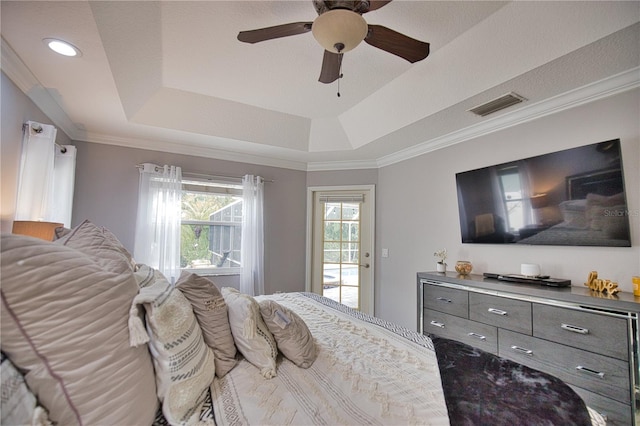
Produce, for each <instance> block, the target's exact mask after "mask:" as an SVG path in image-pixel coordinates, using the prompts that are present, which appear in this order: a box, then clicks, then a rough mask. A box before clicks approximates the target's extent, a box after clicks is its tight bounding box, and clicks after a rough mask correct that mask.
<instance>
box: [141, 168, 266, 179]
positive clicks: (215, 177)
mask: <svg viewBox="0 0 640 426" xmlns="http://www.w3.org/2000/svg"><path fill="white" fill-rule="evenodd" d="M155 166H156V171H157V170H159V169H162V167H161V166H158V165H155ZM136 168H137V169H143V168H144V165H143V164H136ZM182 176H185V177H193V178H200V179H214V180H215V179H233V180H238V181H242V178H243V177H242V176H224V175H209V174H204V173H191V172H183V173H182ZM262 180H263V182H265V183H267V182H268V183H273V180H270V179H264V178H263V179H262Z"/></svg>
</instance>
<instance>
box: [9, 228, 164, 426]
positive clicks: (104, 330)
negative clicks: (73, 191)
mask: <svg viewBox="0 0 640 426" xmlns="http://www.w3.org/2000/svg"><path fill="white" fill-rule="evenodd" d="M0 245H1V247H2V255H1V256H0V261H1V271H0V274H1V275H2V288H1V289H0V293H1V296H2V297H1V299H2V309H1V310H0V312H1V329H2V331H1V332H2V340H1V342H0V344H1V346H2V351H3V352H4V353H5V354H6V355H7V356H8V357H9V359H10V360H11V361H12V362H13V363H14V364H15V365H16V367H17V368H18V369H19V370H20V371H21V372H23V373H24V377H25V380H26V383H27V385H28V386H29V389H30V390H31V391H32V392H33V393H34V395H35V396H36V398H37V399H38V401H39V403H40V404H41V405H42V406H43V407H45V408H46V410H47V411H48V412H49V418H50V419H51V421H52V422H55V423H56V424H61V425H76V424H85V425H90V424H112V425H116V424H120V425H122V424H151V422H153V419H154V416H155V412H156V410H157V408H158V398H157V397H156V395H155V378H154V372H153V364H152V361H151V357H150V355H149V350H148V349H147V347H146V346H145V347H140V348H131V347H130V346H129V329H128V323H127V321H128V317H129V309H130V306H131V301H132V300H133V298H134V297H135V296H136V294H137V293H138V286H137V284H136V280H135V278H134V276H133V272H132V271H131V270H130V269H129V267H128V266H127V265H126V260H124V259H122V258H121V260H120V262H119V264H117V262H116V261H115V260H112V264H113V265H114V268H113V270H109V269H105V268H103V267H101V265H100V260H101V259H99V258H96V256H93V255H91V254H89V253H85V252H82V251H78V250H75V249H73V248H70V247H66V246H63V245H60V244H55V243H52V242H47V241H44V240H40V239H35V238H30V237H25V236H20V235H2V240H1V244H0Z"/></svg>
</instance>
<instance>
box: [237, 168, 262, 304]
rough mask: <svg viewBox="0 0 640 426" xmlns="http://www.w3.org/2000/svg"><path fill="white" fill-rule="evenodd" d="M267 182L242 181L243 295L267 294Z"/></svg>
mask: <svg viewBox="0 0 640 426" xmlns="http://www.w3.org/2000/svg"><path fill="white" fill-rule="evenodd" d="M263 199H264V180H263V179H262V178H261V177H260V176H256V177H254V176H253V175H246V176H244V177H243V178H242V254H241V257H242V259H241V262H242V273H241V275H240V291H241V292H242V293H245V294H250V295H252V296H253V295H257V294H264V230H263V220H262V215H263Z"/></svg>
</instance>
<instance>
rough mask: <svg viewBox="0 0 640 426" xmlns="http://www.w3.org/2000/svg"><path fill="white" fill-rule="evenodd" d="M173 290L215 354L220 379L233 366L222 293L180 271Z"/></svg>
mask: <svg viewBox="0 0 640 426" xmlns="http://www.w3.org/2000/svg"><path fill="white" fill-rule="evenodd" d="M176 287H178V288H179V289H180V291H181V292H182V294H184V296H185V297H186V298H187V300H189V302H190V303H191V306H192V308H193V313H194V314H195V315H196V318H197V319H198V323H199V324H200V328H201V329H202V336H203V337H204V341H205V343H206V344H207V346H209V347H210V348H211V349H213V353H214V354H215V364H216V376H218V377H223V376H224V375H225V374H227V373H228V372H229V371H230V370H231V369H232V368H233V367H235V365H236V363H237V362H238V361H237V360H236V352H237V351H236V345H235V343H234V342H233V335H232V334H231V326H230V325H229V309H228V307H227V304H226V302H225V301H224V297H222V293H220V290H218V288H217V287H216V286H215V284H214V283H213V282H212V281H210V280H208V279H207V278H205V277H201V276H199V275H197V274H193V273H190V272H186V271H183V272H182V274H181V275H180V278H179V279H178V282H177V284H176Z"/></svg>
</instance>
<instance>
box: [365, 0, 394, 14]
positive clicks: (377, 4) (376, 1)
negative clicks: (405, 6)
mask: <svg viewBox="0 0 640 426" xmlns="http://www.w3.org/2000/svg"><path fill="white" fill-rule="evenodd" d="M389 3H391V0H371V1H370V2H369V9H368V10H367V12H371V11H372V10H377V9H380V8H381V7H382V6H386V5H388V4H389Z"/></svg>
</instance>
